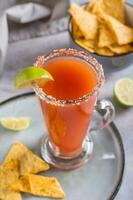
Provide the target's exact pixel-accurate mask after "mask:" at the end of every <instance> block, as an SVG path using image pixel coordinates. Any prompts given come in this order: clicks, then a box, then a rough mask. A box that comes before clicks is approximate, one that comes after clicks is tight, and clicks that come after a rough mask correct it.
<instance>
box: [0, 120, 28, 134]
mask: <svg viewBox="0 0 133 200" xmlns="http://www.w3.org/2000/svg"><path fill="white" fill-rule="evenodd" d="M30 122H31V118H30V117H9V118H1V119H0V123H1V125H2V126H3V127H4V128H7V129H9V130H13V131H21V130H23V129H26V128H28V127H29V125H30Z"/></svg>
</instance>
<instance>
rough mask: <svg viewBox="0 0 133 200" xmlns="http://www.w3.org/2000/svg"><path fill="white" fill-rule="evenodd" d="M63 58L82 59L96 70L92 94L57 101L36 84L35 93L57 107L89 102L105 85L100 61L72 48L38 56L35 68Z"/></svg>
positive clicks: (34, 85) (34, 84)
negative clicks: (95, 81) (73, 57)
mask: <svg viewBox="0 0 133 200" xmlns="http://www.w3.org/2000/svg"><path fill="white" fill-rule="evenodd" d="M62 56H75V57H77V58H79V59H82V60H84V61H86V62H87V63H89V64H90V65H91V66H92V68H94V70H95V72H96V73H97V79H98V81H97V84H96V86H95V87H94V89H93V90H92V92H91V93H88V94H85V95H84V96H82V97H80V98H78V99H70V100H63V99H56V98H55V97H53V96H51V95H47V94H46V93H45V92H44V91H43V90H42V88H40V87H39V86H38V85H37V84H36V83H35V82H34V83H33V85H32V86H33V90H34V91H35V93H36V94H37V95H38V96H39V97H40V98H41V99H43V100H45V101H46V102H47V103H52V104H55V105H60V106H61V105H62V106H63V105H66V104H73V105H75V104H80V103H81V102H83V101H87V100H88V99H89V98H90V97H91V96H93V95H94V94H95V93H96V92H97V91H98V90H99V89H100V88H101V87H102V85H103V84H104V80H105V78H104V71H103V68H102V65H101V64H99V63H98V61H97V60H96V59H95V58H93V57H91V56H90V55H87V53H85V52H83V51H79V50H76V49H72V48H64V49H56V50H53V51H52V52H51V53H48V54H46V55H42V56H38V57H37V60H36V62H35V63H34V66H36V67H41V66H42V65H44V63H45V62H47V61H49V60H51V59H52V58H56V57H62Z"/></svg>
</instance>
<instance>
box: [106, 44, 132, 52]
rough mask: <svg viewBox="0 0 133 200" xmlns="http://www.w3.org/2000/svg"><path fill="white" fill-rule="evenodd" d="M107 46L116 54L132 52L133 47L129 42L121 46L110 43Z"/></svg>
mask: <svg viewBox="0 0 133 200" xmlns="http://www.w3.org/2000/svg"><path fill="white" fill-rule="evenodd" d="M108 48H109V49H110V50H111V51H113V52H114V53H116V54H122V53H128V52H133V47H132V46H131V45H129V44H126V45H122V46H118V45H112V46H109V47H108Z"/></svg>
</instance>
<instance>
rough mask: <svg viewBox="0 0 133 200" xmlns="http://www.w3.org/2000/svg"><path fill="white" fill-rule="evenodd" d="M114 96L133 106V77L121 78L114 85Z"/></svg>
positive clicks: (122, 102)
mask: <svg viewBox="0 0 133 200" xmlns="http://www.w3.org/2000/svg"><path fill="white" fill-rule="evenodd" d="M114 96H115V98H116V99H117V101H118V102H119V103H120V104H122V105H124V106H133V79H130V78H121V79H119V80H117V81H116V83H115V86H114Z"/></svg>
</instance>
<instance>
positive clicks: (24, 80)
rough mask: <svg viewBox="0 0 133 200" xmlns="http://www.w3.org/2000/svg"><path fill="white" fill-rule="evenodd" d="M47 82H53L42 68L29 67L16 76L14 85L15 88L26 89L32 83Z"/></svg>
mask: <svg viewBox="0 0 133 200" xmlns="http://www.w3.org/2000/svg"><path fill="white" fill-rule="evenodd" d="M48 80H53V77H52V75H51V74H50V73H49V72H48V71H46V70H45V69H43V68H39V67H34V66H30V67H27V68H25V69H23V70H21V71H20V72H19V73H17V74H16V77H15V80H14V85H15V88H17V89H21V88H28V87H31V85H32V83H33V82H36V83H42V82H43V83H45V82H47V81H48Z"/></svg>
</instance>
